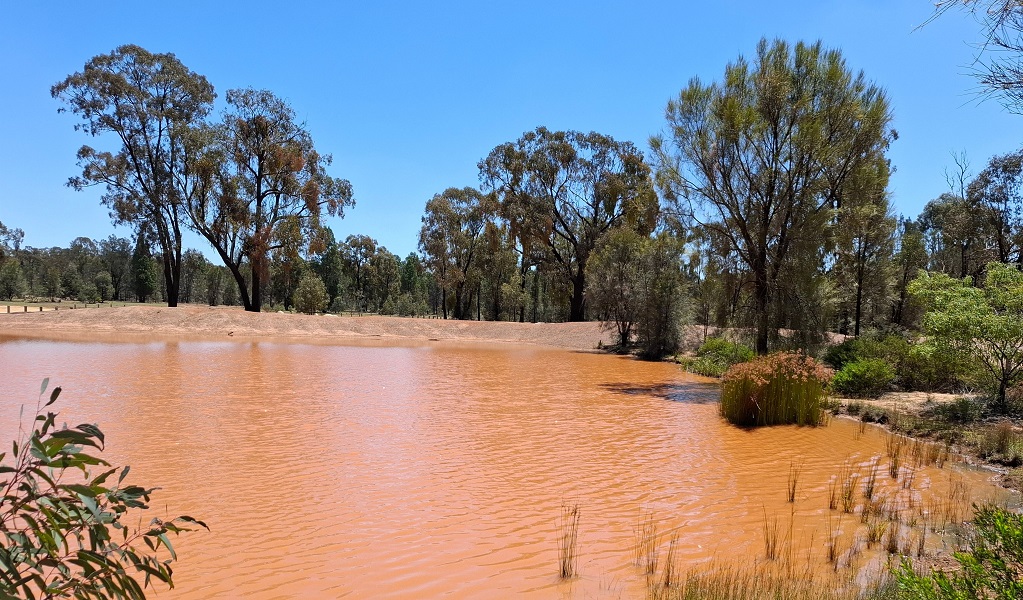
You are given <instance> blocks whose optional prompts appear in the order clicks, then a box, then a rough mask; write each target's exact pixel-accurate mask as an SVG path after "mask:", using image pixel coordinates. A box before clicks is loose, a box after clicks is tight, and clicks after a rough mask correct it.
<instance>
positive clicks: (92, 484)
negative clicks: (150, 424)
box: [0, 380, 206, 600]
mask: <svg viewBox="0 0 1023 600" xmlns="http://www.w3.org/2000/svg"><path fill="white" fill-rule="evenodd" d="M48 383H49V381H48V380H43V384H42V387H41V390H40V401H39V404H40V405H38V406H37V409H36V415H35V418H34V419H33V429H32V432H31V433H30V434H27V435H26V434H24V433H23V434H22V435H21V436H20V437H19V439H18V440H17V441H15V442H14V444H13V447H12V451H11V453H10V455H9V456H10V460H9V461H8V460H7V459H8V455H7V454H6V453H2V454H0V489H2V490H3V498H2V501H0V536H2V542H0V597H4V598H33V599H34V598H57V597H61V598H63V597H74V598H83V599H96V600H107V599H113V598H131V599H141V598H145V597H146V590H147V589H149V588H152V587H154V586H155V584H156V582H163V583H165V584H167V585H168V586H169V587H174V585H173V580H172V575H173V570H172V569H171V562H172V561H173V560H175V559H176V558H177V556H176V554H175V552H174V548H173V546H172V545H171V542H170V538H169V536H168V534H171V533H173V534H179V533H181V532H183V531H190V527H192V526H194V525H198V526H201V527H206V525H205V524H204V523H203V522H202V521H197V520H195V519H193V518H192V517H188V516H181V517H177V518H175V519H172V520H167V521H165V520H162V519H159V518H153V519H152V520H150V521H149V523H148V524H147V525H142V524H141V520H140V519H138V518H137V517H136V515H137V512H138V511H140V510H145V509H147V508H149V502H150V495H151V494H152V492H153V489H154V488H144V487H141V486H137V485H127V484H125V479H126V477H127V475H128V470H129V468H128V467H124V468H116V467H115V468H108V467H110V465H109V463H107V462H106V461H105V460H103V459H101V458H99V457H98V454H99V452H101V451H102V450H103V444H104V436H103V432H102V431H100V429H99V428H98V427H97V426H95V425H87V424H83V425H78V426H77V427H75V428H73V429H68V428H67V427H66V426H65V427H61V428H58V427H57V426H56V419H57V413H52V412H46V413H43V412H42V410H43V409H45V408H47V407H49V406H50V405H52V404H53V403H54V402H55V401H56V400H57V397H58V396H59V395H60V391H61V388H59V387H58V388H54V389H53V391H52V392H51V393H50V395H49V399H48V401H47V402H46V403H45V404H42V398H43V394H44V393H45V392H46V388H47V384H48ZM94 469H95V470H94ZM96 471H99V473H97V472H96ZM133 523H139V525H134V524H133ZM164 554H166V555H167V556H166V557H162V555H164ZM140 580H141V582H140Z"/></svg>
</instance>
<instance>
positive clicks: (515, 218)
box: [479, 127, 659, 321]
mask: <svg viewBox="0 0 1023 600" xmlns="http://www.w3.org/2000/svg"><path fill="white" fill-rule="evenodd" d="M479 169H480V178H481V179H482V180H483V182H484V187H485V189H489V190H493V191H495V192H496V193H497V195H498V197H499V198H500V201H501V210H502V214H503V216H504V217H505V218H506V219H507V220H508V221H509V223H510V224H511V230H512V235H514V236H515V237H517V238H518V239H520V240H521V245H522V246H523V248H524V250H523V254H524V255H525V253H526V252H528V249H529V248H542V249H543V251H544V258H545V259H546V260H547V261H549V262H551V263H552V264H554V265H556V266H557V267H558V268H559V270H560V271H561V273H562V274H563V275H564V277H565V278H566V279H567V280H568V281H569V282H570V283H571V285H572V295H571V302H570V312H569V320H570V321H581V320H583V319H585V316H586V310H585V309H586V304H585V289H586V263H587V261H588V260H589V257H590V254H591V253H592V252H593V250H594V249H595V248H596V246H597V242H598V240H600V238H601V236H603V235H604V233H606V232H607V231H609V230H610V229H611V228H613V227H617V226H626V225H627V226H629V227H632V228H634V229H636V230H638V231H642V232H644V233H649V232H650V231H652V230H653V228H654V226H655V224H656V218H657V213H658V208H659V207H658V201H657V194H656V193H655V192H654V187H653V181H652V179H651V176H650V167H649V166H648V165H647V164H646V162H645V161H644V159H643V154H642V153H641V152H640V151H639V150H637V149H636V147H635V146H634V145H633V144H632V143H631V142H618V141H615V140H614V139H613V138H611V137H609V136H606V135H602V134H599V133H595V132H592V133H588V134H583V133H579V132H577V131H550V130H548V129H547V128H545V127H538V128H537V129H536V130H535V131H529V132H526V133H525V134H523V135H522V137H520V138H519V139H518V140H516V141H515V142H508V143H505V144H501V145H500V146H498V147H496V148H494V149H493V150H492V151H491V152H490V154H489V155H488V156H487V157H486V158H485V159H483V160H482V161H480V163H479Z"/></svg>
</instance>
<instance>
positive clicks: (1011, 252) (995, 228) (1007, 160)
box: [966, 150, 1023, 264]
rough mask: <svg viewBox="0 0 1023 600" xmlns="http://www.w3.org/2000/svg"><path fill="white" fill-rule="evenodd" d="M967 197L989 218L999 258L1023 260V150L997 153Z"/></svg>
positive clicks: (970, 188) (974, 183)
mask: <svg viewBox="0 0 1023 600" xmlns="http://www.w3.org/2000/svg"><path fill="white" fill-rule="evenodd" d="M966 197H967V198H968V199H969V200H970V202H971V203H972V204H974V205H976V206H977V208H978V209H979V211H980V213H981V218H983V219H984V220H985V221H987V226H988V227H987V228H988V232H989V233H990V235H991V236H992V237H993V239H992V240H991V241H990V245H991V246H992V247H993V250H994V251H995V252H996V254H997V259H998V261H999V262H1003V263H1009V262H1015V263H1017V264H1023V150H1017V151H1016V152H1011V153H1009V154H1004V155H1001V156H995V157H993V158H992V159H991V160H990V161H989V162H988V165H987V167H985V168H984V170H983V171H981V172H980V173H979V174H978V175H977V177H976V178H975V179H974V180H973V181H971V182H970V185H969V186H968V187H967V188H966Z"/></svg>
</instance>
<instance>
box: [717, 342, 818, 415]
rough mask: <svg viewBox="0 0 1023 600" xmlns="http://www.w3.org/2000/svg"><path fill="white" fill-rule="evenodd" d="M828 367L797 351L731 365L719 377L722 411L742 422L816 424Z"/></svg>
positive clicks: (723, 413)
mask: <svg viewBox="0 0 1023 600" xmlns="http://www.w3.org/2000/svg"><path fill="white" fill-rule="evenodd" d="M830 379H831V370H830V369H828V368H826V367H824V366H823V365H821V364H820V363H818V362H817V361H816V360H814V359H813V358H811V357H809V356H807V355H805V354H802V353H800V352H778V353H776V354H770V355H767V356H761V357H758V358H756V359H754V360H752V361H750V362H745V363H740V364H737V365H733V366H732V367H731V368H729V369H728V371H727V372H726V373H725V375H724V377H723V378H722V380H721V414H722V415H723V416H724V417H725V418H726V419H728V420H729V421H730V422H732V423H734V424H736V425H743V426H749V427H753V426H761V425H779V424H785V423H794V424H797V425H819V424H821V422H822V421H823V420H824V417H825V411H824V409H823V406H822V405H823V401H824V400H825V397H826V391H825V390H826V386H827V384H828V381H830Z"/></svg>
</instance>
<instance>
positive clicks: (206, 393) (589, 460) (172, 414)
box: [0, 337, 998, 599]
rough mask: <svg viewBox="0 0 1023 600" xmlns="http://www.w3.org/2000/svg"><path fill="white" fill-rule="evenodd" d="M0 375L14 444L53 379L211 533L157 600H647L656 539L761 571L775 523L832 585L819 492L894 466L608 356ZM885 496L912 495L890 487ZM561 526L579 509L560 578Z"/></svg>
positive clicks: (951, 480) (465, 348)
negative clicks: (572, 561) (724, 406)
mask: <svg viewBox="0 0 1023 600" xmlns="http://www.w3.org/2000/svg"><path fill="white" fill-rule="evenodd" d="M0 366H2V367H0V368H2V369H3V373H4V375H3V389H2V404H0V433H2V434H3V436H4V437H2V438H0V439H2V440H10V439H12V436H13V435H14V434H15V433H16V431H17V426H18V425H17V423H18V414H19V407H20V405H21V404H25V405H26V412H30V411H31V410H32V409H33V408H34V407H35V403H36V394H37V393H38V390H39V383H40V381H41V380H42V379H43V378H44V377H49V378H50V380H51V386H54V385H60V386H63V388H64V393H63V395H62V396H61V399H60V401H59V402H58V404H57V405H56V407H57V408H58V409H59V411H60V413H61V418H60V420H61V421H65V422H68V423H69V424H72V425H74V424H77V423H80V422H90V423H97V424H99V425H100V426H101V428H102V429H103V431H104V432H105V434H106V437H107V450H106V452H105V453H104V456H105V457H106V458H107V460H109V461H110V462H112V463H113V464H120V465H123V464H129V465H131V467H132V469H131V474H130V476H129V482H134V483H139V484H144V485H156V486H159V487H160V488H161V489H160V490H159V491H158V492H156V494H155V496H154V501H153V512H155V514H156V515H159V516H173V515H178V514H189V515H193V516H195V517H197V518H200V519H203V520H204V521H206V522H207V523H208V524H209V525H210V527H211V529H212V531H210V532H205V531H200V532H196V533H191V534H187V535H184V536H182V537H179V538H176V539H173V540H172V541H173V542H174V543H175V547H176V549H177V550H178V553H179V556H180V560H179V562H177V563H175V583H176V589H174V590H172V591H169V592H168V591H161V592H160V593H159V594H158V597H161V598H174V599H185V598H188V599H200V598H254V599H270V598H338V597H345V596H347V597H352V598H439V597H448V598H510V597H516V598H619V597H620V598H633V597H642V596H643V592H644V590H645V576H644V574H643V570H642V569H641V568H640V567H639V566H637V565H636V554H635V547H636V541H637V538H636V532H637V529H638V528H639V527H640V525H641V524H642V523H643V522H644V521H646V520H649V519H653V520H654V521H655V522H656V523H657V526H658V529H659V531H661V532H663V534H664V535H662V538H661V543H662V544H665V543H667V540H668V539H669V537H670V536H671V534H672V532H675V533H677V534H678V541H677V547H676V558H677V560H678V562H679V564H680V565H681V567H682V568H699V567H700V566H701V565H709V564H717V563H720V562H737V563H739V564H749V563H753V562H758V561H764V560H766V559H765V558H764V552H765V550H764V525H765V522H770V521H771V520H772V519H777V520H778V522H779V523H780V526H779V527H780V529H781V530H782V531H783V537H784V538H785V539H786V540H787V541H786V542H785V543H786V544H788V545H789V546H790V547H791V548H792V549H794V550H795V552H797V553H798V554H799V556H801V557H803V558H801V559H800V560H803V561H805V562H806V563H807V564H818V563H819V564H820V565H821V566H822V568H824V566H825V565H826V562H825V557H824V540H825V538H826V535H827V534H826V532H827V531H830V532H832V533H833V535H837V536H843V535H844V536H845V537H846V538H847V539H846V542H844V543H845V544H846V546H847V547H852V545H853V544H855V543H857V542H856V535H857V533H856V529H857V527H858V526H859V520H858V519H857V518H856V517H855V516H854V515H846V517H845V520H844V521H842V520H841V517H839V521H838V524H837V529H836V525H835V523H834V522H833V520H832V519H833V518H834V514H833V513H834V512H835V511H829V509H828V506H827V504H828V494H829V488H830V487H831V486H833V485H834V481H835V480H836V478H838V477H840V476H841V473H842V472H843V469H844V470H845V471H846V472H848V471H849V470H850V469H851V470H856V469H859V470H860V471H862V470H863V468H864V465H867V464H869V463H870V461H871V460H873V458H874V457H875V456H878V457H881V461H882V462H881V463H880V464H881V465H882V470H883V468H884V467H883V465H884V461H886V460H887V459H886V458H885V450H886V449H885V443H886V441H885V436H884V434H883V433H882V432H880V431H878V430H875V429H872V428H868V429H866V430H862V429H861V428H860V427H859V426H858V424H856V423H854V422H850V421H843V420H837V419H836V420H833V421H832V422H831V423H830V425H828V426H826V427H820V428H798V427H774V428H766V429H760V430H754V431H750V430H743V429H738V428H735V427H732V426H730V425H727V424H726V423H724V422H723V421H722V420H721V419H720V417H719V416H718V413H717V410H718V407H717V404H716V401H717V389H716V387H715V386H714V385H712V384H710V383H708V382H706V381H704V380H701V379H699V378H696V377H693V376H689V375H687V374H685V373H683V372H681V371H680V370H679V369H678V367H677V366H674V365H670V364H666V363H648V362H641V361H637V360H633V359H630V358H623V357H615V356H608V355H602V354H594V353H579V352H569V351H564V350H551V349H544V348H535V347H526V346H512V345H497V344H495V345H480V344H472V345H470V344H455V343H437V342H434V343H425V342H424V343H408V344H400V343H396V344H390V345H387V344H383V343H377V344H364V345H333V344H314V343H294V344H290V343H247V342H203V341H186V340H180V341H153V342H142V341H139V340H138V339H133V340H114V339H111V340H110V341H104V342H82V341H43V340H28V339H18V338H3V337H0ZM3 443H4V444H7V442H6V441H5V442H3ZM793 466H798V471H799V475H798V482H797V488H796V498H795V500H796V501H795V503H792V504H790V503H788V502H787V498H786V496H787V493H786V491H787V486H788V479H789V477H790V470H791V469H792V468H793ZM989 478H990V474H986V473H982V472H975V471H968V470H964V469H962V468H961V467H959V466H953V465H946V466H945V467H944V468H940V469H939V468H937V467H935V466H931V467H920V468H918V469H915V470H914V472H913V481H912V490H911V491H908V492H906V491H904V492H902V493H904V494H915V495H916V496H915V501H916V502H918V503H919V505H920V506H924V505H927V502H928V501H929V500H928V499H929V498H931V499H932V500H933V499H934V498H944V497H947V496H948V495H949V493H950V490H951V489H952V488H956V489H961V488H962V487H963V486H964V484H966V485H968V487H969V489H970V490H971V491H970V492H969V493H970V500H978V499H986V498H994V497H996V496H997V494H998V490H996V488H994V487H993V486H991V485H990V484H989V483H987V481H988V479H989ZM878 485H879V486H880V488H885V489H887V488H891V493H893V494H896V493H899V492H898V489H899V487H900V486H899V485H898V484H897V482H895V481H889V478H888V476H887V474H886V473H884V474H883V476H882V477H880V478H879V483H878ZM564 506H578V507H579V511H580V518H579V542H578V553H579V558H578V573H579V575H578V576H577V577H575V578H574V579H571V580H568V581H563V580H561V579H560V578H559V577H558V558H559V557H558V543H557V539H558V535H559V517H560V515H561V511H562V507H564ZM935 506H936V505H935ZM829 515H831V516H829ZM147 518H148V517H147ZM836 531H837V533H835V532H836Z"/></svg>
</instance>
